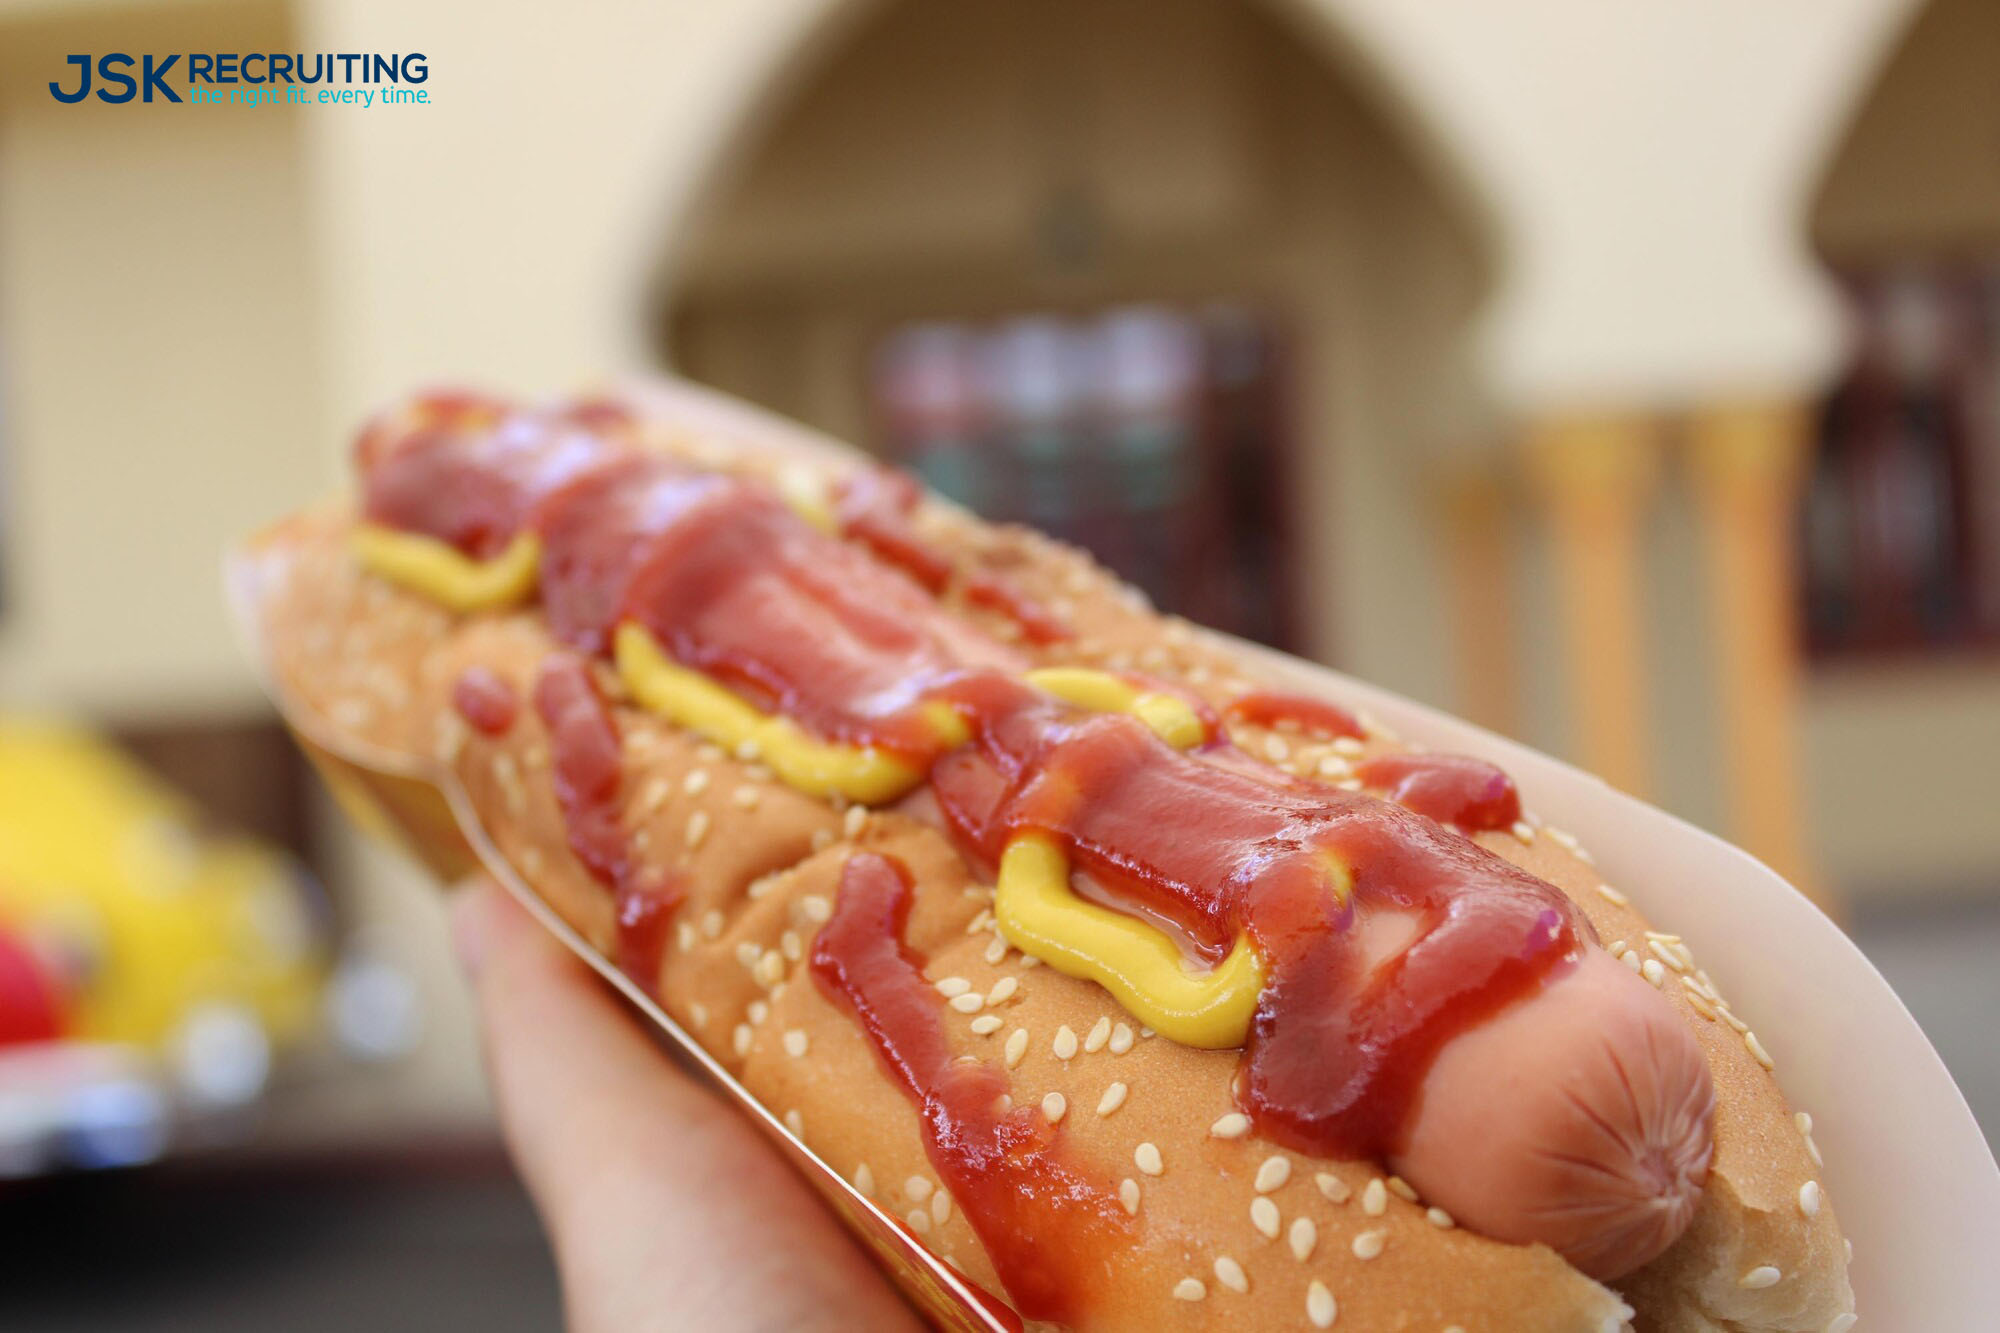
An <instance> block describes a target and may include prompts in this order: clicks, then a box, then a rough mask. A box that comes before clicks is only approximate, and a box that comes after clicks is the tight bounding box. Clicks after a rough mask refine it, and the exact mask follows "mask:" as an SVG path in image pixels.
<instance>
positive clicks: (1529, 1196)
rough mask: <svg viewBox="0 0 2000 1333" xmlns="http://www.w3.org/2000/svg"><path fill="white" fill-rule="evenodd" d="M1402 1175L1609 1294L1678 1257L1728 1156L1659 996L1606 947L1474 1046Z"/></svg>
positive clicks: (1425, 1101)
mask: <svg viewBox="0 0 2000 1333" xmlns="http://www.w3.org/2000/svg"><path fill="white" fill-rule="evenodd" d="M1421 1098H1422V1100H1421V1102H1420V1104H1419V1105H1418V1106H1417V1107H1416V1108H1415V1111H1414V1113H1413V1115H1412V1117H1411V1120H1410V1128H1409V1132H1408V1135H1407V1139H1406V1142H1405V1144H1404V1146H1403V1148H1402V1151H1401V1152H1399V1153H1397V1154H1395V1155H1394V1156H1393V1157H1392V1158H1391V1160H1390V1165H1391V1166H1392V1167H1393V1168H1394V1169H1395V1170H1396V1171H1397V1172H1398V1173H1399V1174H1400V1175H1402V1176H1403V1178H1404V1179H1406V1180H1408V1181H1409V1182H1410V1183H1411V1184H1412V1185H1413V1186H1414V1187H1415V1188H1416V1189H1417V1190H1418V1191H1420V1192H1421V1193H1422V1194H1423V1196H1424V1197H1425V1198H1426V1199H1427V1200H1429V1201H1430V1202H1432V1203H1435V1204H1436V1205H1437V1206H1439V1207H1441V1208H1443V1209H1444V1210H1445V1211H1446V1212H1448V1213H1450V1214H1451V1215H1452V1216H1453V1218H1455V1219H1457V1220H1458V1221H1461V1222H1463V1223H1465V1224H1466V1225H1467V1226H1470V1227H1472V1228H1474V1229H1475V1230H1478V1231H1481V1232H1484V1233H1485V1234H1487V1235H1489V1236H1493V1237H1495V1238H1496V1239H1499V1240H1508V1241H1515V1242H1520V1243H1529V1242H1535V1241H1539V1242H1541V1243H1543V1244H1545V1245H1548V1246H1549V1247H1550V1248H1552V1249H1554V1250H1555V1251H1556V1252H1557V1253H1559V1254H1561V1255H1562V1256H1563V1257H1564V1258H1565V1259H1567V1260H1569V1261H1570V1262H1571V1263H1572V1264H1574V1265H1576V1267H1577V1268H1579V1269H1581V1270H1582V1271H1583V1272H1585V1273H1588V1274H1589V1275H1590V1276H1592V1277H1594V1278H1598V1279H1600V1280H1609V1279H1611V1278H1616V1277H1619V1276H1622V1275H1623V1274H1625V1273H1629V1272H1631V1271H1632V1270H1633V1269H1635V1268H1638V1267H1639V1266H1641V1265H1642V1264H1644V1263H1646V1262H1647V1261H1648V1260H1650V1259H1652V1258H1654V1257H1655V1256H1657V1255H1658V1254H1660V1253H1661V1252H1662V1251H1663V1250H1665V1249H1666V1248H1667V1247H1668V1246H1669V1245H1671V1244H1672V1243H1673V1242H1674V1241H1675V1239H1677V1238H1678V1237H1679V1236H1680V1234H1681V1232H1682V1231H1683V1230H1684V1229H1685V1228H1686V1227H1687V1224H1688V1222H1689V1220H1690V1219H1691V1218H1692V1217H1693V1216H1694V1210H1695V1205H1696V1203H1697V1201H1698V1200H1699V1198H1700V1195H1701V1190H1702V1185H1703V1183H1704V1182H1705V1181H1706V1179H1707V1176H1708V1166H1709V1160H1710V1157H1711V1156H1712V1155H1713V1152H1714V1137H1713V1124H1712V1122H1713V1119H1714V1112H1715V1087H1714V1084H1713V1082H1712V1081H1711V1080H1710V1077H1709V1071H1708V1064H1707V1062H1706V1061H1705V1060H1704V1059H1703V1057H1702V1053H1701V1050H1700V1048H1699V1047H1698V1046H1697V1045H1696V1044H1695V1040H1694V1037H1693V1036H1692V1034H1690V1033H1689V1032H1688V1030H1687V1026H1686V1025H1685V1024H1684V1023H1682V1022H1681V1020H1680V1018H1679V1017H1678V1016H1677V1015H1676V1014H1675V1013H1674V1011H1673V1010H1672V1009H1671V1008H1670V1007H1669V1006H1668V1005H1667V1002H1666V1001H1665V1000H1664V999H1663V998H1662V997H1661V996H1660V994H1659V992H1657V991H1656V990H1654V989H1653V987H1652V986H1651V985H1649V984H1648V983H1647V982H1646V981H1644V980H1643V979H1641V978H1640V977H1639V976H1638V975H1637V974H1636V973H1633V972H1632V971H1630V970H1629V969H1628V968H1626V967H1624V966H1623V965H1621V964H1620V963H1619V962H1618V961H1617V960H1616V959H1614V958H1612V957H1611V955H1610V954H1608V953H1606V952H1604V951H1603V950H1602V949H1599V948H1596V947H1594V946H1592V947H1589V948H1587V949H1585V951H1584V953H1583V955H1582V957H1581V958H1580V959H1579V960H1578V961H1577V962H1576V963H1574V964H1572V965H1570V966H1568V967H1567V968H1566V969H1565V970H1564V971H1562V972H1561V973H1559V974H1557V975H1555V976H1553V977H1552V978H1551V979H1550V980H1549V981H1548V982H1547V983H1545V984H1544V985H1543V987H1542V988H1541V990H1539V991H1538V992H1536V993H1535V994H1533V995H1531V996H1528V997H1527V998H1525V999H1523V1000H1520V1001H1518V1002H1517V1003H1515V1004H1513V1005H1511V1006H1509V1007H1507V1008H1506V1009H1503V1010H1502V1011H1501V1012H1499V1013H1498V1014H1496V1015H1495V1016H1494V1017H1493V1018H1492V1019H1490V1020H1489V1021H1487V1022H1486V1023H1484V1024H1481V1025H1480V1026H1478V1027H1476V1028H1473V1029H1471V1030H1469V1031H1466V1032H1463V1033H1461V1034H1459V1035H1458V1036H1457V1037H1456V1038H1455V1039H1453V1040H1452V1041H1451V1042H1449V1043H1447V1044H1446V1045H1445V1047H1444V1048H1443V1049H1442V1050H1441V1051H1439V1053H1438V1055H1437V1057H1436V1059H1435V1060H1434V1061H1433V1063H1432V1065H1431V1067H1430V1069H1429V1071H1428V1072H1427V1073H1426V1075H1425V1078H1424V1083H1423V1089H1422V1093H1421Z"/></svg>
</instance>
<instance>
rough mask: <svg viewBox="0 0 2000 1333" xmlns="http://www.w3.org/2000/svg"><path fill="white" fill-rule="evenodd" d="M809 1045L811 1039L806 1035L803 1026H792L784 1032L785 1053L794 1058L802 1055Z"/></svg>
mask: <svg viewBox="0 0 2000 1333" xmlns="http://www.w3.org/2000/svg"><path fill="white" fill-rule="evenodd" d="M810 1045H811V1039H810V1038H809V1037H807V1036H806V1034H805V1030H804V1029H803V1028H793V1029H791V1030H790V1031H789V1032H787V1033H785V1054H786V1055H789V1056H791V1057H792V1058H793V1059H794V1060H796V1059H798V1058H799V1057H800V1056H802V1055H804V1054H805V1053H806V1049H807V1048H808V1047H809V1046H810Z"/></svg>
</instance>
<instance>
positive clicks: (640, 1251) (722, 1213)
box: [454, 883, 915, 1333]
mask: <svg viewBox="0 0 2000 1333" xmlns="http://www.w3.org/2000/svg"><path fill="white" fill-rule="evenodd" d="M454 917H455V920H454V927H455V931H456V933H457V935H458V937H459V940H460V949H461V953H462V955H464V956H465V957H466V959H467V961H468V967H469V970H470V971H471V973H472V976H473V984H474V988H475V990H476V993H477V997H478V1005H479V1014H480V1022H481V1028H482V1031H483V1035H484V1039H485V1045H486V1061H487V1067H488V1071H489V1075H490V1077H491V1080H492V1083H493V1089H494V1095H495V1099H496V1101H497V1103H498V1106H499V1112H500V1121H501V1127H502V1130H503V1132H504V1133H505V1135H506V1137H507V1142H508V1145H509V1147H510V1149H511V1150H512V1152H513V1154H514V1158H515V1161H516V1163H517V1164H518V1165H519V1167H520V1170H521V1174H522V1177H523V1179H524V1180H525V1181H526V1182H527V1186H528V1189H529V1192H530V1193H531V1194H532V1195H533V1196H534V1199H535V1202H536V1206H537V1207H538V1208H539V1209H540V1211H541V1213H542V1216H543V1219H544V1221H545V1223H546V1224H547V1226H548V1229H549V1231H550V1234H551V1237H552V1240H553V1242H554V1245H555V1250H556V1259H557V1263H558V1266H559V1268H560V1270H561V1273H562V1277H563V1288H564V1294H565V1301H566V1303H567V1305H568V1310H569V1315H570V1323H571V1325H572V1327H573V1328H575V1329H577V1330H580V1333H594V1331H595V1330H600V1329H602V1330H611V1329H616V1330H618V1331H619V1333H629V1330H633V1329H648V1328H667V1327H711V1326H712V1327H731V1328H752V1327H772V1328H778V1327H783V1328H815V1327H825V1328H835V1327H867V1328H887V1329H895V1328H905V1327H911V1328H913V1327H915V1324H914V1321H913V1320H912V1319H911V1316H910V1314H909V1312H908V1310H907V1309H906V1308H905V1307H904V1306H903V1305H902V1304H901V1302H900V1301H899V1300H898V1299H897V1298H896V1296H895V1295H894V1293H893V1292H892V1291H891V1290H890V1288H889V1287H888V1285H887V1283H886V1282H885V1281H884V1279H883V1278H882V1277H881V1276H880V1274H879V1273H877V1272H876V1270H875V1269H874V1268H873V1267H872V1266H871V1265H870V1264H869V1263H868V1261H867V1260H866V1258H865V1257H864V1256H863V1255H862V1253H861V1252H860V1250H859V1249H858V1248H857V1247H856V1245H855V1243H854V1242H853V1241H852V1240H851V1239H850V1238H849V1237H848V1236H847V1234H846V1233H845V1232H844V1231H842V1230H841V1229H840V1227H839V1224H838V1223H837V1222H836V1221H834V1219H833V1218H832V1216H831V1214H829V1213H828V1212H827V1211H826V1209H825V1208H824V1207H823V1206H822V1204H821V1203H820V1201H819V1199H818V1198H817V1197H816V1196H814V1195H813V1194H812V1192H811V1190H810V1189H809V1188H808V1187H807V1186H806V1185H805V1183H804V1182H803V1181H801V1180H800V1179H799V1178H798V1176H797V1175H796V1174H795V1173H794V1172H793V1171H792V1170H791V1168H790V1167H789V1166H787V1165H786V1164H785V1162H784V1161H783V1160H782V1159H781V1158H780V1157H779V1156H778V1155H777V1154H776V1153H775V1152H774V1151H773V1150H772V1148H771V1146H770V1145H769V1144H767V1143H766V1142H764V1141H763V1140H762V1139H761V1138H760V1137H759V1136H758V1134H757V1131H756V1130H755V1129H753V1128H752V1127H751V1126H750V1125H749V1124H747V1123H746V1122H745V1121H743V1120H742V1119H741V1118H740V1117H739V1116H738V1115H737V1114H736V1113H735V1112H734V1111H732V1110H731V1109H730V1108H729V1107H728V1106H727V1105H726V1104H724V1103H723V1102H722V1101H720V1100H719V1099H717V1098H716V1097H715V1096H713V1095H712V1094H710V1093H709V1092H708V1091H707V1090H705V1089H704V1088H702V1087H700V1086H699V1085H697V1084H696V1083H695V1082H694V1081H693V1080H692V1079H691V1078H690V1077H688V1076H687V1075H685V1074H683V1073H682V1072H681V1071H680V1070H679V1069H677V1068H676V1067H675V1066H674V1065H673V1064H672V1062H671V1061H670V1060H669V1059H668V1058H667V1057H666V1056H665V1054H664V1053H663V1052H661V1051H660V1050H659V1049H657V1048H656V1047H655V1046H654V1045H653V1044H652V1042H651V1040H650V1039H649V1038H648V1037H647V1036H646V1035H645V1034H644V1032H643V1031H642V1030H641V1029H640V1028H639V1027H638V1025H637V1024H636V1023H635V1022H634V1021H633V1019H632V1018H631V1016H630V1014H629V1012H628V1011H627V1010H626V1009H625V1008H624V1006H623V1005H622V1004H620V1003H619V1002H618V1001H617V1000H616V999H615V998H614V997H613V995H612V994H611V993H610V992H609V991H608V990H607V989H606V988H605V987H604V986H603V985H602V984H601V983H600V982H599V981H598V979H597V978H596V977H595V976H593V975H591V973H590V972H589V971H588V970H587V969H586V968H585V967H584V966H583V965H582V964H581V963H579V962H578V961H577V960H576V959H574V958H573V957H571V956H570V955H569V954H568V953H567V952H566V951H564V950H563V948H562V946H561V945H560V944H559V943H557V942H556V941H555V940H554V939H553V938H552V937H550V936H549V934H548V933H547V932H546V931H544V930H543V929H542V928H541V927H540V926H539V925H538V924H537V923H535V922H534V921H533V920H532V919H531V918H530V917H528V916H527V914H526V913H525V912H523V911H522V910H521V908H520V907H519V906H518V905H516V904H515V903H514V902H513V901H512V900H511V899H509V898H508V897H507V896H506V895H505V894H504V893H503V892H502V891H501V890H499V889H498V888H497V887H495V886H493V885H491V884H486V883H481V884H478V885H476V886H474V887H472V888H468V889H466V890H464V891H463V892H462V893H461V894H460V901H459V902H458V903H457V905H456V907H455V910H454Z"/></svg>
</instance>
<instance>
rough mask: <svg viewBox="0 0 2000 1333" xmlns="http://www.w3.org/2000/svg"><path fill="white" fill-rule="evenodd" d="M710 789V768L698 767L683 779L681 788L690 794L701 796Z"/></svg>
mask: <svg viewBox="0 0 2000 1333" xmlns="http://www.w3.org/2000/svg"><path fill="white" fill-rule="evenodd" d="M707 789H708V770H707V769H705V768H697V769H695V770H694V771H693V772H692V773H689V774H688V775H687V777H685V778H684V779H682V780H681V790H682V791H684V792H686V793H687V794H688V795H690V796H699V795H701V794H702V792H704V791H706V790H707Z"/></svg>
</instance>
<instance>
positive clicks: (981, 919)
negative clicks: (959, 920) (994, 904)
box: [965, 907, 993, 935]
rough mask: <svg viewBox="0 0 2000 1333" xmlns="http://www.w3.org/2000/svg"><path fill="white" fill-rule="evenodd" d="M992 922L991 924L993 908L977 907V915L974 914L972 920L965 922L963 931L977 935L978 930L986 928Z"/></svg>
mask: <svg viewBox="0 0 2000 1333" xmlns="http://www.w3.org/2000/svg"><path fill="white" fill-rule="evenodd" d="M992 924H993V909H992V908H990V907H982V908H980V909H979V913H978V915H977V916H974V917H973V918H972V920H970V921H968V922H966V923H965V933H966V934H968V935H977V934H978V933H979V932H980V931H982V930H984V929H986V928H987V927H988V926H990V925H992Z"/></svg>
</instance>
